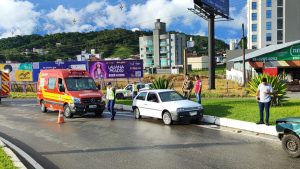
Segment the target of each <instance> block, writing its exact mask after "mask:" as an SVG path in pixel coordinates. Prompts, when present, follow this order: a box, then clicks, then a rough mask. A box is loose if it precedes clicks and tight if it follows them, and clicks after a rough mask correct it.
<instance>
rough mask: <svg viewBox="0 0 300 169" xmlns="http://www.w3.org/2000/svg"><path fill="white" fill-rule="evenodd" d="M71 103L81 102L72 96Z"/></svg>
mask: <svg viewBox="0 0 300 169" xmlns="http://www.w3.org/2000/svg"><path fill="white" fill-rule="evenodd" d="M72 99H73V103H81V101H80V99H79V98H77V97H72Z"/></svg>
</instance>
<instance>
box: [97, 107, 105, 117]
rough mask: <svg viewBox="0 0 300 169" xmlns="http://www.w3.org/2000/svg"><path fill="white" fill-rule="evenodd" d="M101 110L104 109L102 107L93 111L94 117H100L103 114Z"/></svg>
mask: <svg viewBox="0 0 300 169" xmlns="http://www.w3.org/2000/svg"><path fill="white" fill-rule="evenodd" d="M103 111H104V110H102V109H99V110H96V112H95V115H96V117H101V116H102V114H103Z"/></svg>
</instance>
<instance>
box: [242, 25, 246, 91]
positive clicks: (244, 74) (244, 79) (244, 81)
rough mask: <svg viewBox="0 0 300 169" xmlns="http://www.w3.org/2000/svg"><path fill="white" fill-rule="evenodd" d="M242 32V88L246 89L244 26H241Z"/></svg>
mask: <svg viewBox="0 0 300 169" xmlns="http://www.w3.org/2000/svg"><path fill="white" fill-rule="evenodd" d="M242 31H243V37H242V48H243V87H246V63H245V62H246V61H245V60H246V59H245V29H244V24H242Z"/></svg>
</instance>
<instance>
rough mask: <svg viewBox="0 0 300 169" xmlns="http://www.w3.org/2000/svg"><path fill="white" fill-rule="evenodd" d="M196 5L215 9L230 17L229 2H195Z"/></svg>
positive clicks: (216, 0) (207, 0)
mask: <svg viewBox="0 0 300 169" xmlns="http://www.w3.org/2000/svg"><path fill="white" fill-rule="evenodd" d="M194 3H195V4H196V5H198V6H200V7H201V6H203V5H205V6H208V7H211V8H213V9H215V10H216V11H218V12H221V13H223V14H224V15H226V16H229V0H194Z"/></svg>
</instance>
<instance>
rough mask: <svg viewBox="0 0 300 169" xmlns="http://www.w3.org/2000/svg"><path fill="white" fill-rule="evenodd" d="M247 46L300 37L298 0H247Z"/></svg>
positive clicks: (257, 46)
mask: <svg viewBox="0 0 300 169" xmlns="http://www.w3.org/2000/svg"><path fill="white" fill-rule="evenodd" d="M247 6H248V48H249V49H260V48H263V47H266V46H269V45H274V44H281V43H286V42H291V41H296V40H299V39H300V31H299V30H300V8H299V6H300V0H247Z"/></svg>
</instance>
